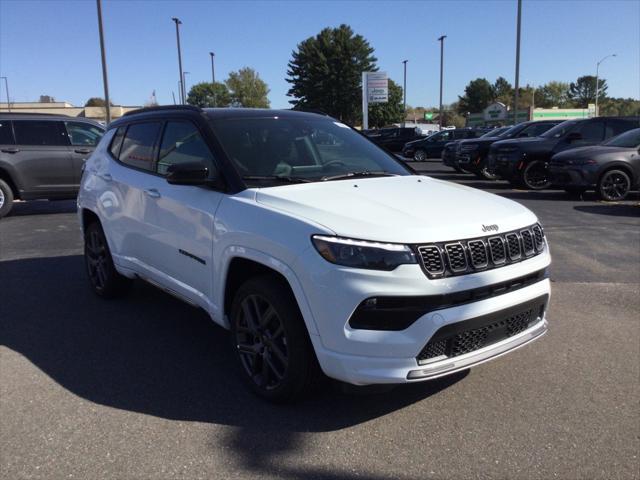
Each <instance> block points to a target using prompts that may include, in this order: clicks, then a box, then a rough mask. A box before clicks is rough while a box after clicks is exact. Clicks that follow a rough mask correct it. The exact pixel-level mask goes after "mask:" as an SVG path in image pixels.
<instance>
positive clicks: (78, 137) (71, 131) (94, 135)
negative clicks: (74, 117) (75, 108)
mask: <svg viewBox="0 0 640 480" xmlns="http://www.w3.org/2000/svg"><path fill="white" fill-rule="evenodd" d="M65 124H66V127H67V134H68V135H69V141H70V142H71V145H74V146H86V147H95V146H96V145H97V144H98V142H99V141H100V139H101V138H102V135H104V130H102V129H101V128H100V127H97V126H95V125H91V124H90V123H83V122H65Z"/></svg>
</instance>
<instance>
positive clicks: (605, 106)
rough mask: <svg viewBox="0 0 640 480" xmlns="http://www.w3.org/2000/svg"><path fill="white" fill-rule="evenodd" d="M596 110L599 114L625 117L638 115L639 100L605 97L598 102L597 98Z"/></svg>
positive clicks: (639, 109)
mask: <svg viewBox="0 0 640 480" xmlns="http://www.w3.org/2000/svg"><path fill="white" fill-rule="evenodd" d="M598 110H600V115H606V116H620V117H626V116H631V115H640V100H635V99H633V98H605V99H604V100H602V103H600V99H599V98H598Z"/></svg>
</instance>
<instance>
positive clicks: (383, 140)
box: [367, 127, 423, 152]
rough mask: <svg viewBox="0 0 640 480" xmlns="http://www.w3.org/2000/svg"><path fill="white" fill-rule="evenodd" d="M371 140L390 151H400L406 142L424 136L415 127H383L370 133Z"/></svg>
mask: <svg viewBox="0 0 640 480" xmlns="http://www.w3.org/2000/svg"><path fill="white" fill-rule="evenodd" d="M367 136H368V137H369V139H370V140H371V141H373V142H374V143H376V144H377V145H379V146H380V147H383V148H386V149H387V150H389V151H390V152H400V151H401V150H402V147H404V145H405V143H407V142H411V141H412V140H415V139H417V138H423V135H422V132H421V131H420V130H419V129H417V128H415V127H412V128H381V129H380V130H376V131H375V132H371V133H368V134H367Z"/></svg>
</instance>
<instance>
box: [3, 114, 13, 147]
mask: <svg viewBox="0 0 640 480" xmlns="http://www.w3.org/2000/svg"><path fill="white" fill-rule="evenodd" d="M0 145H13V134H12V133H11V122H7V121H6V120H5V121H4V122H0Z"/></svg>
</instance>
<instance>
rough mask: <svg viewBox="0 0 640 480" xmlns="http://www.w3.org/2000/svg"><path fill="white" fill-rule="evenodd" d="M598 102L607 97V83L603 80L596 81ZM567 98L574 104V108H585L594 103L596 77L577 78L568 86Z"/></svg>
mask: <svg viewBox="0 0 640 480" xmlns="http://www.w3.org/2000/svg"><path fill="white" fill-rule="evenodd" d="M598 86H599V92H598V100H603V99H605V98H606V97H607V88H608V86H607V81H606V80H605V79H604V78H600V79H598ZM569 98H570V99H571V100H573V101H574V102H575V103H576V107H580V108H587V106H588V105H589V104H590V103H595V101H596V77H594V76H593V75H584V76H582V77H580V78H578V79H577V80H576V81H575V83H574V82H571V85H569Z"/></svg>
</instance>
